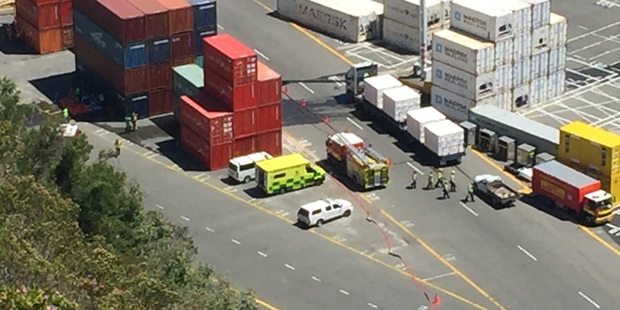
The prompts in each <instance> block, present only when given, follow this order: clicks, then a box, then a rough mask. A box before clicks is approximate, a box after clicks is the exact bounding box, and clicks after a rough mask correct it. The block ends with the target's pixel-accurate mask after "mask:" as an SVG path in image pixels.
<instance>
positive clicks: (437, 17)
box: [383, 0, 445, 29]
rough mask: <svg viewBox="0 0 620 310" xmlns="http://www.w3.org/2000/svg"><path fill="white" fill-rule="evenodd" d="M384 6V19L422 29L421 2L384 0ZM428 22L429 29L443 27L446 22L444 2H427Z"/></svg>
mask: <svg viewBox="0 0 620 310" xmlns="http://www.w3.org/2000/svg"><path fill="white" fill-rule="evenodd" d="M383 5H384V15H383V18H386V19H391V20H393V21H396V22H399V23H401V24H403V25H406V26H409V27H412V28H418V29H419V28H420V26H421V25H420V0H384V1H383ZM426 21H427V25H428V29H435V28H442V27H443V25H444V21H445V14H444V3H443V1H440V0H427V1H426Z"/></svg>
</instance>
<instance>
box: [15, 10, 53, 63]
mask: <svg viewBox="0 0 620 310" xmlns="http://www.w3.org/2000/svg"><path fill="white" fill-rule="evenodd" d="M15 21H16V23H17V27H19V30H20V31H21V33H22V38H24V41H25V42H26V44H28V45H29V46H31V47H32V48H33V49H34V50H35V51H36V52H37V53H38V54H41V55H43V54H49V53H55V52H58V51H60V50H62V49H63V46H62V30H61V29H60V28H54V29H47V30H38V29H37V28H36V27H34V26H33V25H31V24H29V23H28V22H26V21H25V20H23V19H22V18H21V17H20V16H17V18H16V20H15Z"/></svg>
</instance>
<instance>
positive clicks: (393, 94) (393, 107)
mask: <svg viewBox="0 0 620 310" xmlns="http://www.w3.org/2000/svg"><path fill="white" fill-rule="evenodd" d="M382 101H383V111H384V112H385V114H387V115H388V116H389V117H391V118H392V119H393V120H395V121H396V122H399V123H404V122H406V121H407V112H409V111H410V110H414V109H418V108H420V94H419V93H417V92H416V91H414V90H413V89H411V88H409V87H408V86H400V87H396V88H390V89H386V90H385V91H383V100H382Z"/></svg>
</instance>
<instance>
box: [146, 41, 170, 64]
mask: <svg viewBox="0 0 620 310" xmlns="http://www.w3.org/2000/svg"><path fill="white" fill-rule="evenodd" d="M147 49H148V53H149V60H148V62H149V64H156V63H160V62H169V61H170V39H169V38H155V39H151V40H149V41H147Z"/></svg>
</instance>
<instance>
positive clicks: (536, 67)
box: [530, 53, 549, 80]
mask: <svg viewBox="0 0 620 310" xmlns="http://www.w3.org/2000/svg"><path fill="white" fill-rule="evenodd" d="M530 68H532V73H530V77H531V78H532V80H534V79H538V78H541V77H543V76H547V75H549V53H542V54H538V55H534V56H532V62H531V63H530Z"/></svg>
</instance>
